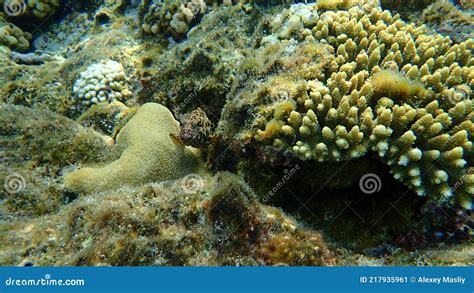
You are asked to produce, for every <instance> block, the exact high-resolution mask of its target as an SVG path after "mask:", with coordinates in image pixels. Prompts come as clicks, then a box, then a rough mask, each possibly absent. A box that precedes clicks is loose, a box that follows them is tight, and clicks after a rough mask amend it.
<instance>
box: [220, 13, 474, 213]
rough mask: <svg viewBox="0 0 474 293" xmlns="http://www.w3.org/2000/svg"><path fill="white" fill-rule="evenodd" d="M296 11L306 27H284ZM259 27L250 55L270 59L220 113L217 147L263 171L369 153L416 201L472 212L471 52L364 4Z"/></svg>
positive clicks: (468, 45) (469, 46) (472, 43)
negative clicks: (258, 41) (251, 153)
mask: <svg viewBox="0 0 474 293" xmlns="http://www.w3.org/2000/svg"><path fill="white" fill-rule="evenodd" d="M303 10H308V11H312V14H311V15H312V16H311V17H301V16H299V17H298V18H294V17H293V15H295V14H296V15H297V11H303ZM304 15H309V14H308V13H304ZM295 22H299V23H296V24H295ZM270 24H271V31H272V34H271V35H269V36H267V37H266V38H263V39H262V43H263V44H264V46H263V47H262V48H260V49H259V50H257V52H256V53H255V54H256V55H257V56H258V55H259V54H262V53H263V52H267V53H263V54H268V52H276V53H273V54H280V58H279V59H278V61H277V62H274V63H273V65H271V66H270V65H269V66H267V67H268V68H272V67H273V69H272V70H270V71H261V72H259V73H258V74H259V75H258V74H257V78H258V79H257V81H256V82H253V83H249V84H248V85H247V86H245V87H244V88H243V89H242V90H240V91H238V92H237V93H236V95H235V97H234V98H233V99H231V100H230V102H228V103H227V105H226V109H225V110H224V112H223V118H222V120H221V123H220V131H221V134H222V135H223V137H224V138H226V139H229V140H230V142H231V144H236V145H237V146H238V147H237V148H239V149H242V150H244V149H245V150H247V151H248V150H249V149H254V150H257V151H258V152H259V153H260V154H264V155H262V156H263V157H264V158H270V161H272V162H278V161H281V158H285V157H287V158H291V157H296V158H298V159H300V160H314V161H317V162H343V161H347V160H354V159H357V158H361V157H363V156H366V155H367V153H368V152H369V151H374V152H376V153H377V154H378V156H379V157H380V158H381V160H382V161H383V162H386V163H387V164H388V165H389V166H390V167H391V172H392V173H393V176H394V177H395V178H396V179H399V180H401V181H402V182H403V183H405V184H406V185H407V186H408V187H409V188H411V189H412V190H414V191H415V192H416V193H418V194H419V195H422V196H423V195H429V198H430V199H432V200H435V201H447V200H448V201H450V200H451V199H454V198H456V199H457V200H458V202H460V203H461V204H462V205H463V206H464V207H465V208H467V209H471V208H472V196H473V194H474V174H472V165H471V164H472V162H473V149H472V136H473V135H474V124H473V118H474V114H473V112H472V100H471V99H470V97H469V95H470V93H471V92H472V88H473V87H474V70H473V69H474V58H473V56H472V50H473V48H474V40H472V39H470V40H468V41H466V42H462V43H460V44H453V42H452V41H451V40H450V39H449V37H443V36H442V35H436V34H435V35H429V34H428V31H427V29H426V28H425V27H416V26H414V25H412V24H407V23H405V22H404V21H402V20H400V17H399V16H398V15H392V14H391V13H390V12H389V11H384V10H381V9H380V8H378V7H374V6H372V5H367V4H366V5H363V6H360V5H357V6H355V7H353V8H351V9H349V10H347V11H344V10H339V11H324V10H318V9H317V5H316V4H307V5H304V4H296V5H295V6H294V7H293V8H290V9H287V10H285V11H284V12H282V13H281V14H278V15H276V16H274V17H273V21H271V22H270ZM288 26H291V27H294V28H296V29H292V30H290V32H291V33H290V34H281V32H282V31H288V30H287V28H288ZM282 47H283V48H286V49H285V50H282V49H279V48H282ZM242 115H244V116H243V117H242ZM459 182H462V184H458V183H459Z"/></svg>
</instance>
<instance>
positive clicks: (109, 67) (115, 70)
mask: <svg viewBox="0 0 474 293" xmlns="http://www.w3.org/2000/svg"><path fill="white" fill-rule="evenodd" d="M127 83H128V80H127V77H126V75H125V71H124V69H123V66H122V64H120V63H118V62H116V61H112V60H103V61H101V62H100V63H95V64H92V65H90V66H89V67H87V69H86V70H85V71H84V72H82V73H81V74H80V75H79V77H78V78H77V80H76V82H75V83H74V87H73V94H74V99H75V100H76V104H77V109H78V110H79V111H81V110H83V108H87V107H89V106H90V105H93V104H98V103H103V102H114V101H121V100H127V99H128V98H130V96H131V95H132V92H131V91H130V90H129V89H128V84H127Z"/></svg>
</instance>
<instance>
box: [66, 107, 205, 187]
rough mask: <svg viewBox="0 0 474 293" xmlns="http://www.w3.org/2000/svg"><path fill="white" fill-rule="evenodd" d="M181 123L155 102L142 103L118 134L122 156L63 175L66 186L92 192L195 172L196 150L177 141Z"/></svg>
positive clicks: (196, 165) (117, 140) (173, 177)
mask: <svg viewBox="0 0 474 293" xmlns="http://www.w3.org/2000/svg"><path fill="white" fill-rule="evenodd" d="M179 131H180V128H179V123H178V122H177V121H176V120H174V118H173V115H172V114H171V112H170V111H169V110H168V109H167V108H166V107H164V106H162V105H160V104H156V103H147V104H144V105H142V106H141V107H140V108H139V110H138V111H137V113H136V114H135V115H134V116H133V118H132V119H130V121H128V123H127V124H126V125H125V126H124V127H123V128H122V129H121V131H120V132H119V134H118V135H117V139H116V142H117V147H119V148H121V149H123V152H122V155H121V156H120V158H119V159H118V160H116V161H114V162H111V163H109V164H108V165H106V166H103V167H101V168H90V167H89V168H82V169H79V170H77V171H73V172H71V173H69V174H67V175H66V176H65V177H64V184H65V186H66V188H67V189H69V190H73V191H77V192H81V193H91V192H94V191H101V190H110V189H118V188H120V187H122V186H125V185H132V186H133V185H140V184H144V183H147V182H153V181H157V180H168V179H175V178H178V177H181V176H184V175H186V174H188V173H192V172H196V170H197V168H198V167H199V166H198V161H197V158H196V155H195V150H193V149H192V148H190V147H186V146H184V145H183V144H181V143H180V142H178V141H177V140H176V137H178V135H179Z"/></svg>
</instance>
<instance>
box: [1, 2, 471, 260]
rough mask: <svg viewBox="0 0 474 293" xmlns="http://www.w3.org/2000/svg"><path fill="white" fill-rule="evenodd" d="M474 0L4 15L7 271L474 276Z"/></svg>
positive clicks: (69, 8) (77, 7) (109, 8)
mask: <svg viewBox="0 0 474 293" xmlns="http://www.w3.org/2000/svg"><path fill="white" fill-rule="evenodd" d="M303 2H304V3H303ZM378 2H380V3H378ZM471 2H472V1H466V0H459V1H445V0H435V1H432V0H426V1H425V0H421V1H413V0H409V1H393V0H381V1H376V0H318V1H291V0H271V1H265V0H223V1H221V0H169V1H157V0H139V1H130V0H118V1H116V0H106V1H104V0H93V1H53V0H34V1H31V0H30V1H16V0H10V1H7V0H0V5H1V7H2V8H4V10H5V9H8V11H7V10H5V11H4V12H0V84H1V85H0V103H1V104H0V162H1V163H2V164H1V165H0V179H2V183H3V189H2V191H1V192H0V264H1V265H28V266H30V265H275V266H280V265H334V264H336V265H394V264H395V265H400V264H403V265H407V264H409V265H451V264H454V265H468V264H472V261H473V259H472V247H473V246H472V235H473V231H474V230H473V226H474V222H473V217H472V212H473V208H472V198H473V194H474V174H473V171H474V167H473V166H472V162H473V159H474V157H473V150H472V141H473V139H472V137H473V135H474V125H473V121H474V114H473V113H472V95H471V93H472V89H473V87H474V75H473V72H474V70H473V69H474V59H473V55H472V52H473V51H474V41H473V40H474V39H473V36H472V31H473V30H472V26H473V22H472V16H473V15H474V14H473V11H472V8H473V7H472V3H471ZM13 4H25V5H23V6H22V5H20V6H16V7H14V6H12V5H13ZM17 8H18V9H19V10H15V9H17ZM387 9H389V10H387ZM395 11H396V12H397V14H395ZM425 24H426V25H425ZM28 32H30V33H31V35H30V33H28ZM32 35H33V36H32ZM165 107H166V108H165ZM67 117H68V118H67ZM175 119H176V120H175ZM177 120H178V121H180V124H181V125H180V124H179V123H178V122H177ZM205 167H207V168H205ZM223 171H231V172H232V173H234V174H235V175H233V174H232V173H228V172H223ZM367 175H371V176H375V179H378V181H377V180H375V181H377V182H376V183H377V184H378V185H377V186H375V189H374V190H369V191H367V186H365V185H364V184H363V183H364V182H362V178H365V177H366V176H367ZM372 179H373V178H372ZM247 184H248V185H247ZM262 203H264V204H265V205H264V204H262ZM269 205H272V206H269ZM288 215H291V216H293V217H295V218H296V219H297V220H295V218H292V217H291V216H288ZM323 235H324V236H323ZM328 240H330V241H328ZM441 250H442V251H441Z"/></svg>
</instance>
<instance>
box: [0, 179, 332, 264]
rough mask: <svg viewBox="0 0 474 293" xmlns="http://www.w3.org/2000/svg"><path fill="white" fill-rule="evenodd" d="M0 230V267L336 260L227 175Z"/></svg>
mask: <svg viewBox="0 0 474 293" xmlns="http://www.w3.org/2000/svg"><path fill="white" fill-rule="evenodd" d="M204 190H208V191H209V192H208V193H207V192H204ZM0 231H1V233H0V243H1V244H0V252H1V253H0V264H1V265H19V264H24V263H30V264H32V265H35V266H36V265H273V264H278V265H282V264H284V265H332V264H334V263H335V260H334V258H333V256H332V253H331V252H330V251H329V250H328V248H327V247H326V245H325V242H324V240H323V239H322V237H321V235H320V234H319V233H317V232H315V231H311V230H308V229H305V228H303V227H302V226H301V225H300V224H299V223H298V222H296V221H295V220H294V219H292V218H290V217H288V216H286V215H285V214H284V213H283V212H282V211H281V210H278V209H275V208H272V207H268V206H263V205H261V204H259V203H258V202H257V201H256V199H255V195H254V194H253V192H252V191H251V189H250V188H249V187H248V186H247V185H246V184H245V183H243V182H242V181H241V180H240V179H239V178H238V177H237V176H235V175H232V174H229V173H218V174H216V175H215V176H214V177H213V178H207V177H206V178H203V189H202V191H197V192H195V193H193V194H186V195H185V193H184V191H183V186H182V183H181V180H177V181H174V182H168V183H160V184H148V185H145V186H142V187H137V188H124V189H121V190H118V191H114V192H105V193H100V194H92V195H89V196H87V197H84V198H81V199H78V200H77V201H75V202H74V203H72V204H70V205H68V206H65V207H64V208H63V209H61V210H60V211H59V212H58V213H57V214H54V215H50V216H45V217H42V218H41V220H40V221H38V220H32V221H26V222H17V223H9V224H7V223H4V224H2V225H1V226H0ZM45 252H46V253H45Z"/></svg>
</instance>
